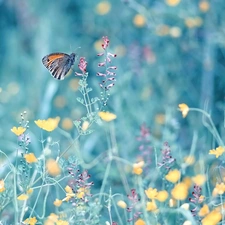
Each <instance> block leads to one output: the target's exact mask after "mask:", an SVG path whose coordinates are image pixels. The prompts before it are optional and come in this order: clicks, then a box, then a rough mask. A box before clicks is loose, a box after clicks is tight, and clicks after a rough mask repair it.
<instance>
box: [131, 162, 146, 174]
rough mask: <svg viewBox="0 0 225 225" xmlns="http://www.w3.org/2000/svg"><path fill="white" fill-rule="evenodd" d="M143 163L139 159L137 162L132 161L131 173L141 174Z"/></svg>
mask: <svg viewBox="0 0 225 225" xmlns="http://www.w3.org/2000/svg"><path fill="white" fill-rule="evenodd" d="M144 164H145V163H144V161H140V162H138V163H134V164H133V173H134V174H137V175H140V174H142V172H143V169H142V167H143V166H144Z"/></svg>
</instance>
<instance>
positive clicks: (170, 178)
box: [165, 169, 180, 183]
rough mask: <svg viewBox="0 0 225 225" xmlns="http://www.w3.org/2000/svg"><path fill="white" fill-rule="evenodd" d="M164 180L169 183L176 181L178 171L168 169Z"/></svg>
mask: <svg viewBox="0 0 225 225" xmlns="http://www.w3.org/2000/svg"><path fill="white" fill-rule="evenodd" d="M165 178H166V180H168V181H169V182H171V183H176V182H177V181H178V180H179V179H180V171H179V170H177V169H175V170H170V171H169V173H168V174H167V175H166V176H165Z"/></svg>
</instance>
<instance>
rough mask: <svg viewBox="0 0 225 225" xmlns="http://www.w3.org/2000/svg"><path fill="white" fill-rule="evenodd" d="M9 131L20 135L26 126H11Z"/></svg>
mask: <svg viewBox="0 0 225 225" xmlns="http://www.w3.org/2000/svg"><path fill="white" fill-rule="evenodd" d="M11 131H12V132H13V133H14V134H15V135H17V136H20V135H21V134H23V133H24V132H25V131H26V128H24V127H13V128H12V129H11Z"/></svg>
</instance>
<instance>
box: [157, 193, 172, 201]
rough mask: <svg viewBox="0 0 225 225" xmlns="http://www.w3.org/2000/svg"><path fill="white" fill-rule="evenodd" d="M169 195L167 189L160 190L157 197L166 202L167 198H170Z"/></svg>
mask: <svg viewBox="0 0 225 225" xmlns="http://www.w3.org/2000/svg"><path fill="white" fill-rule="evenodd" d="M168 196H169V194H168V192H167V191H159V192H158V194H157V197H156V199H157V200H158V201H160V202H165V201H166V199H167V198H168Z"/></svg>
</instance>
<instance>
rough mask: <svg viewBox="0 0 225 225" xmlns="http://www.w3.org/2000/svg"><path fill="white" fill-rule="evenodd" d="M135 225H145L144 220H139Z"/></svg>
mask: <svg viewBox="0 0 225 225" xmlns="http://www.w3.org/2000/svg"><path fill="white" fill-rule="evenodd" d="M134 225H145V221H144V220H142V219H138V220H137V221H136V222H135V223H134Z"/></svg>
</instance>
